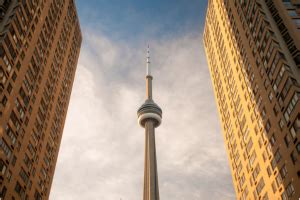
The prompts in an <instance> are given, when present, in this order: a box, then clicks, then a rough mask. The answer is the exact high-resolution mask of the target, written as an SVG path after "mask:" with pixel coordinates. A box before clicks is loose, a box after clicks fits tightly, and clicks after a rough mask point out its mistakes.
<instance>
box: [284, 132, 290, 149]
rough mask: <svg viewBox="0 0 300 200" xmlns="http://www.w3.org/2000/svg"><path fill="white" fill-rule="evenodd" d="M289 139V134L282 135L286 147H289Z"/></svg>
mask: <svg viewBox="0 0 300 200" xmlns="http://www.w3.org/2000/svg"><path fill="white" fill-rule="evenodd" d="M291 141H292V138H291V136H290V134H287V135H286V136H285V137H284V142H285V145H286V147H289V145H290V143H291Z"/></svg>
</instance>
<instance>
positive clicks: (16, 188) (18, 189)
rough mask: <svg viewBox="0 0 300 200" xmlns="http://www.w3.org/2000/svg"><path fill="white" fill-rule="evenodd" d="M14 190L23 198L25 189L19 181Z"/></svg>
mask: <svg viewBox="0 0 300 200" xmlns="http://www.w3.org/2000/svg"><path fill="white" fill-rule="evenodd" d="M15 191H16V192H17V193H18V195H19V196H20V197H21V198H22V199H23V198H24V196H25V190H24V189H23V188H22V186H21V185H20V183H19V182H17V184H16V187H15Z"/></svg>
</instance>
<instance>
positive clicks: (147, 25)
mask: <svg viewBox="0 0 300 200" xmlns="http://www.w3.org/2000/svg"><path fill="white" fill-rule="evenodd" d="M76 2H77V8H78V13H79V18H80V23H81V31H82V34H83V43H82V47H81V50H80V57H79V61H78V66H77V70H76V75H75V80H74V84H73V89H72V94H71V99H70V104H69V108H68V113H67V118H66V123H65V127H64V133H63V138H62V143H61V147H60V151H59V156H58V161H57V165H56V169H55V176H54V180H53V184H52V189H51V194H50V199H55V200H82V199H88V200H97V199H101V200H102V199H103V200H116V199H117V200H119V199H122V200H140V199H142V193H143V174H144V173H143V169H144V166H143V165H144V130H143V129H142V128H141V127H140V126H139V125H138V124H137V115H136V112H137V109H138V108H139V106H140V105H141V104H142V103H143V102H144V100H145V71H146V70H145V66H146V47H147V44H148V43H149V44H150V54H151V55H150V57H151V67H152V70H151V71H152V74H153V77H154V79H153V96H154V100H155V102H156V103H157V104H158V105H160V107H161V108H162V110H163V119H162V124H161V126H160V127H158V128H157V130H156V136H155V137H156V150H157V164H158V176H159V189H160V191H159V193H160V198H161V199H172V200H183V199H184V200H199V199H222V200H229V199H235V194H234V190H233V187H232V179H231V174H230V170H229V165H228V161H227V156H226V153H225V148H224V141H223V137H222V134H221V130H220V124H219V119H218V114H217V110H216V103H215V99H214V94H213V89H212V85H211V79H210V75H209V70H208V66H207V63H206V58H205V53H204V49H203V44H202V33H203V25H204V15H205V13H206V4H207V1H203V0H197V1H196V0H176V1H175V0H160V1H159V0H154V1H150V0H97V1H96V0H89V1H85V0H77V1H76Z"/></svg>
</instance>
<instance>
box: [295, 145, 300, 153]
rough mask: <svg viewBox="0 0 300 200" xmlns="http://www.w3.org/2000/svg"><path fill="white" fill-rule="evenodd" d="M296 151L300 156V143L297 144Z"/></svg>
mask: <svg viewBox="0 0 300 200" xmlns="http://www.w3.org/2000/svg"><path fill="white" fill-rule="evenodd" d="M296 149H297V151H298V154H300V143H298V144H297V146H296Z"/></svg>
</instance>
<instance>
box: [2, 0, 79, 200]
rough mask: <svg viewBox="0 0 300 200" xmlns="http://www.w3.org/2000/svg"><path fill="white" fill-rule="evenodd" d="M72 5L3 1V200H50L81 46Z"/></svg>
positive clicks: (56, 0) (52, 0)
mask: <svg viewBox="0 0 300 200" xmlns="http://www.w3.org/2000/svg"><path fill="white" fill-rule="evenodd" d="M81 40H82V38H81V31H80V26H79V21H78V16H77V13H76V7H75V5H74V1H73V0H24V1H17V0H2V1H0V150H1V151H0V155H1V157H0V197H1V198H4V199H30V200H31V199H37V200H39V199H48V196H49V193H50V188H51V183H52V179H53V174H54V170H55V164H56V160H57V155H58V151H59V146H60V142H61V137H62V132H63V127H64V122H65V118H66V113H67V108H68V104H69V98H70V94H71V89H72V84H73V80H74V75H75V71H76V65H77V60H78V56H79V51H80V46H81Z"/></svg>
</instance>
